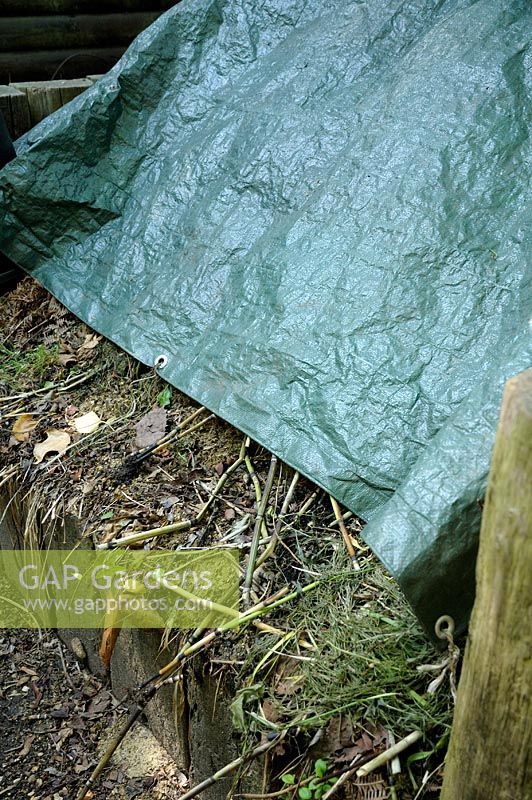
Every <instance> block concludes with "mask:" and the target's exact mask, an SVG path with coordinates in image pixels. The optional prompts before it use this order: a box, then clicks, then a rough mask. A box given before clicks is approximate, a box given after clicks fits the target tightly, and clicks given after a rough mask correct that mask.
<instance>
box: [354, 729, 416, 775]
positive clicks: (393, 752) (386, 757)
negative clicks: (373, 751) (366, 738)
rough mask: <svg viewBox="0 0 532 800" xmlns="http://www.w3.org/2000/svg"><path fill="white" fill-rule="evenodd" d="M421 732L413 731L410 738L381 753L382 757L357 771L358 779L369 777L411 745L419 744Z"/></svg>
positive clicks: (406, 737)
mask: <svg viewBox="0 0 532 800" xmlns="http://www.w3.org/2000/svg"><path fill="white" fill-rule="evenodd" d="M422 735H423V734H422V733H421V731H413V732H412V733H409V734H408V736H405V738H404V739H401V741H399V742H397V744H394V745H393V747H389V748H388V750H385V751H384V753H380V755H378V756H376V757H375V758H372V759H371V761H368V762H367V764H364V766H363V767H360V768H359V769H357V773H356V774H357V778H363V777H364V776H365V775H369V774H370V772H374V770H376V769H378V768H379V767H382V766H384V764H387V763H388V761H391V760H392V759H394V758H395V756H397V755H399V753H402V752H403V750H406V749H407V748H408V747H410V745H412V744H414V743H415V742H418V741H419V740H420V739H421V737H422Z"/></svg>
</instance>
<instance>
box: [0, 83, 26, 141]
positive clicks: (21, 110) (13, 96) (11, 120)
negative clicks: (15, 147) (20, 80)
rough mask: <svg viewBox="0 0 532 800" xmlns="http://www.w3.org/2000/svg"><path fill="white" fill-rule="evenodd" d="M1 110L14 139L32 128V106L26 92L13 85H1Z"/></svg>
mask: <svg viewBox="0 0 532 800" xmlns="http://www.w3.org/2000/svg"><path fill="white" fill-rule="evenodd" d="M0 111H1V112H2V113H3V115H4V119H5V121H6V125H7V129H8V131H9V134H10V136H11V138H12V139H13V140H15V139H18V137H19V136H22V134H23V133H26V131H29V129H30V128H31V117H30V107H29V105H28V98H27V97H26V95H25V94H24V92H21V91H19V90H18V89H15V88H14V87H13V86H0Z"/></svg>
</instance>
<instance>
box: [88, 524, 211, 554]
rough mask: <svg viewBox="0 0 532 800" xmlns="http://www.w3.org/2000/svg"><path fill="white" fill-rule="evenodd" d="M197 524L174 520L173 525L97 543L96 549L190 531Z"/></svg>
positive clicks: (123, 545)
mask: <svg viewBox="0 0 532 800" xmlns="http://www.w3.org/2000/svg"><path fill="white" fill-rule="evenodd" d="M196 525H197V522H196V520H184V521H183V522H174V523H173V524H172V525H163V526H162V528H151V530H149V531H139V533H132V534H131V535H130V536H122V537H121V538H119V539H111V540H110V541H109V542H101V543H100V544H97V545H96V550H114V549H115V548H117V547H129V545H131V544H136V543H137V542H144V541H146V539H153V538H154V537H156V536H162V535H163V534H165V533H175V532H176V531H188V530H190V529H191V528H194V527H195V526H196Z"/></svg>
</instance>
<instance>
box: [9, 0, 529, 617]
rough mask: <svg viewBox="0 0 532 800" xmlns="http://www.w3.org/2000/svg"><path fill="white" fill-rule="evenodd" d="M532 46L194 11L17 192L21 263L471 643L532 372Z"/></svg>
mask: <svg viewBox="0 0 532 800" xmlns="http://www.w3.org/2000/svg"><path fill="white" fill-rule="evenodd" d="M530 30H532V8H531V6H530V4H529V3H527V2H526V1H525V0H515V1H514V2H509V1H508V2H504V1H503V0H478V1H477V2H468V1H464V0H448V1H447V2H445V1H443V2H442V0H438V1H437V2H435V1H434V2H427V1H426V0H418V1H417V2H415V1H414V2H408V3H407V2H399V1H398V0H391V2H390V0H374V2H371V3H361V2H345V0H337V1H335V0H328V1H327V2H324V0H265V1H264V2H261V3H248V2H246V0H219V1H218V2H210V0H185V2H182V3H180V4H179V5H177V6H176V7H175V8H173V9H171V10H170V11H169V12H168V13H167V14H165V15H164V16H163V17H161V18H160V19H158V20H157V21H156V22H155V23H154V24H153V25H152V26H151V27H150V28H149V29H148V30H147V31H145V32H144V33H143V34H141V35H140V36H139V37H138V39H137V40H136V41H135V43H134V44H133V45H132V46H131V47H130V49H129V50H128V51H127V53H126V54H125V55H124V57H123V58H122V59H121V61H120V62H119V63H118V64H117V66H116V67H115V68H114V69H112V70H111V71H110V72H109V73H108V74H107V75H106V76H105V77H104V78H102V79H101V80H100V81H99V82H98V83H97V84H95V85H94V86H93V87H92V88H90V89H89V90H87V91H86V92H85V93H84V94H83V95H81V96H80V97H78V98H77V99H76V100H74V101H73V102H72V103H70V104H69V105H68V106H66V107H65V108H63V109H62V110H60V111H59V112H57V113H56V114H54V115H53V116H51V117H49V118H48V119H46V120H44V121H43V122H42V123H41V124H40V125H38V126H37V127H36V128H34V129H33V130H32V131H31V132H30V133H29V134H27V135H26V136H25V137H24V138H23V139H21V140H20V141H19V142H18V143H17V150H18V158H17V159H16V160H15V161H14V162H12V163H11V164H10V165H8V166H7V167H6V168H5V169H4V170H3V172H2V173H1V177H0V198H1V208H2V211H1V215H2V233H1V237H2V249H3V251H4V252H5V253H6V254H7V255H8V256H10V257H11V258H12V259H14V260H15V261H16V262H17V263H18V264H20V265H21V266H22V267H24V268H25V269H26V270H27V271H29V272H31V273H32V274H33V275H34V276H35V277H36V278H37V279H38V280H39V281H40V282H42V283H43V284H44V285H45V286H46V287H47V288H48V289H49V290H50V291H51V292H52V293H53V294H54V295H56V297H58V298H59V299H60V300H61V302H62V303H64V304H65V305H66V306H68V307H69V308H70V309H71V310H72V311H74V312H75V314H77V315H78V316H79V317H80V318H82V319H83V320H84V321H85V322H86V323H88V324H89V325H90V326H92V327H93V328H94V329H96V330H97V331H99V332H100V333H103V334H105V335H106V336H107V337H109V338H110V339H111V340H113V341H114V342H116V343H117V344H119V345H120V346H121V347H122V348H124V349H125V350H126V351H128V352H129V353H131V354H133V355H135V357H137V358H138V359H140V360H141V361H143V362H145V363H147V364H154V363H156V362H157V363H159V364H161V365H162V366H161V367H160V370H159V372H160V374H161V376H163V377H164V378H165V379H166V380H167V381H169V382H170V383H171V384H173V385H175V386H176V387H178V388H179V389H181V390H182V391H184V392H186V393H187V394H188V395H190V396H191V397H193V398H195V399H196V400H198V401H200V402H201V403H202V404H204V405H206V406H207V407H208V408H210V409H212V410H214V411H215V412H216V413H217V414H219V415H220V416H221V417H223V418H225V419H226V420H228V421H229V422H231V424H233V425H235V426H237V427H238V428H240V429H241V430H243V431H244V432H246V433H247V434H249V435H251V436H252V437H253V438H254V439H255V440H257V441H259V442H260V443H262V444H263V445H264V446H266V447H267V448H269V449H270V450H271V451H273V452H274V453H276V454H277V455H278V456H280V457H281V458H282V459H283V460H284V461H286V462H288V463H289V464H291V465H292V466H294V467H295V468H297V469H298V470H300V471H301V472H302V473H304V474H305V475H307V476H309V477H311V478H312V480H314V481H315V482H316V483H318V484H319V485H321V486H322V487H324V488H325V489H326V490H327V491H328V492H330V493H331V494H333V495H335V496H336V497H337V498H338V499H339V500H341V501H342V502H343V503H344V504H345V505H346V506H348V507H349V508H350V509H351V510H353V511H354V512H356V513H357V514H358V515H360V516H361V517H362V518H363V519H365V520H366V521H368V525H367V526H366V527H365V529H364V533H363V535H364V537H365V539H366V541H367V542H368V543H369V545H370V546H371V547H372V548H373V549H374V550H375V552H376V553H377V554H378V555H379V557H380V558H381V559H382V561H383V562H385V564H386V565H387V566H388V568H389V569H390V570H391V571H392V572H393V574H394V575H395V576H396V577H397V578H398V580H399V582H400V583H401V585H402V587H403V589H404V590H405V592H406V594H407V596H408V597H409V599H410V601H411V602H412V604H413V606H414V607H415V609H416V611H417V613H418V615H419V617H420V619H421V620H422V621H423V622H424V624H425V625H426V626H427V627H428V628H431V627H432V625H433V623H434V620H435V618H437V617H438V616H439V615H440V614H442V613H447V614H451V615H452V616H453V617H455V619H456V621H457V622H458V623H459V624H461V625H463V624H464V623H465V621H466V619H467V614H468V610H469V608H470V605H471V600H472V595H473V588H474V587H473V571H474V559H475V552H476V542H477V536H478V528H479V516H480V513H481V502H480V501H481V499H482V497H483V494H484V491H485V482H486V475H487V471H488V467H489V460H490V452H491V448H492V444H493V438H494V432H495V428H496V423H497V413H498V407H499V404H500V398H501V393H502V387H503V384H504V381H505V380H506V379H507V378H508V377H509V376H511V375H513V374H515V373H517V372H519V371H520V370H522V369H524V368H526V367H527V366H528V365H529V364H530V363H531V360H532V359H531V344H530V331H529V326H528V320H529V318H530V311H531V302H530V300H531V291H530V273H527V272H526V269H525V262H526V245H527V235H526V233H525V231H526V222H527V221H528V220H529V219H530V202H529V200H528V198H527V182H528V178H529V176H530V149H529V141H528V121H529V117H530V104H529V103H528V104H527V101H528V100H529V96H530V90H531V87H532V76H531V59H532V55H531V50H530V48H529V33H530ZM160 356H164V357H165V358H164V359H162V360H160V361H157V359H158V358H159V357H160ZM166 359H167V361H166Z"/></svg>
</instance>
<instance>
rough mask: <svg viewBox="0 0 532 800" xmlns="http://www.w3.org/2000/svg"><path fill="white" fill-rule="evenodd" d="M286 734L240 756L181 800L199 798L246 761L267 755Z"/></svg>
mask: <svg viewBox="0 0 532 800" xmlns="http://www.w3.org/2000/svg"><path fill="white" fill-rule="evenodd" d="M286 733H287V732H286V730H284V731H281V732H280V733H278V734H276V735H275V737H274V738H273V739H271V740H270V741H268V742H264V744H259V745H257V746H256V747H253V748H252V749H251V750H248V752H247V753H244V755H242V756H240V757H239V758H235V760H234V761H231V762H229V764H226V765H225V767H222V769H219V770H218V772H215V773H214V775H211V776H210V778H206V779H205V780H204V781H202V782H201V783H198V785H197V786H194V787H193V788H192V789H189V790H188V792H185V794H183V795H181V797H180V800H192V798H193V797H197V796H198V794H201V792H204V791H205V789H208V788H209V787H210V786H212V785H213V784H214V783H216V782H217V781H219V780H221V778H224V777H225V776H226V775H229V774H230V773H231V772H234V771H235V769H237V767H239V766H240V765H241V764H244V763H245V762H246V761H251V760H252V759H253V758H257V757H258V756H260V755H262V754H263V753H267V752H268V750H271V748H272V747H275V745H277V744H278V743H279V742H280V741H282V739H283V738H284V737H285V736H286Z"/></svg>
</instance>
